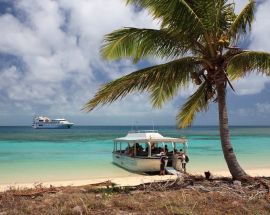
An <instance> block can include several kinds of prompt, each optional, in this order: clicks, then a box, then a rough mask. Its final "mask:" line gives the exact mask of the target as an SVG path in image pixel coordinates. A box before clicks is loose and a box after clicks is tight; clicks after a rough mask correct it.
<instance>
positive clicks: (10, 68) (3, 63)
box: [0, 0, 270, 125]
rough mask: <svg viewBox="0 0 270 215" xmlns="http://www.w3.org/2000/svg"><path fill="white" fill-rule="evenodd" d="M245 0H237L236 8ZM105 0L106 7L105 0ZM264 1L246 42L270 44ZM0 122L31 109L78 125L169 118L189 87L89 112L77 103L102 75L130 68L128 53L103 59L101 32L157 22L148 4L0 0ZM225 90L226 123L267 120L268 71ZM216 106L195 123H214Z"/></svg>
mask: <svg viewBox="0 0 270 215" xmlns="http://www.w3.org/2000/svg"><path fill="white" fill-rule="evenodd" d="M246 2H247V1H246V0H239V1H237V4H236V10H237V11H240V10H241V8H242V7H243V6H244V5H245V3H246ZM104 5H106V7H104ZM269 11H270V1H260V5H259V6H258V8H257V11H256V21H255V23H254V25H253V29H252V32H251V34H250V35H249V37H248V38H247V40H246V41H245V43H244V44H245V47H244V48H248V49H253V50H260V51H268V52H270V43H269V36H270V13H269ZM0 14H1V15H0V29H1V38H0V125H30V124H31V120H32V116H33V115H35V114H41V115H48V116H51V117H65V118H67V119H69V120H70V121H73V122H74V123H76V124H81V125H132V124H150V125H151V124H152V123H154V124H164V125H174V124H175V116H176V114H177V112H178V109H179V108H180V107H181V105H182V104H183V102H184V101H185V99H186V98H187V96H188V95H190V94H191V93H192V92H193V90H194V89H193V88H192V87H190V88H189V89H187V90H186V91H184V92H179V94H178V95H177V96H176V97H175V98H174V99H173V100H172V101H171V102H168V103H167V104H166V105H165V106H164V107H163V108H162V109H160V110H153V109H152V108H151V104H150V102H149V98H148V95H147V94H133V95H131V96H128V97H127V98H125V99H123V100H122V101H118V102H116V103H114V104H112V105H111V106H105V107H102V108H99V109H97V110H96V111H93V112H91V113H88V114H87V113H84V112H82V111H81V107H82V106H83V104H84V103H85V102H87V100H88V99H89V98H91V97H92V96H93V95H94V93H95V92H96V91H97V89H98V88H99V86H100V85H101V84H103V83H105V82H106V81H109V80H112V79H115V78H117V77H120V76H121V75H123V74H127V73H129V72H132V71H135V70H136V69H138V68H140V67H141V66H144V65H146V64H148V65H151V64H155V63H160V60H159V59H148V61H147V62H144V63H141V64H140V65H133V64H132V63H131V62H130V61H129V60H122V61H117V62H106V61H104V60H102V59H101V58H100V55H99V48H100V45H101V42H102V38H103V36H104V35H105V34H106V33H109V32H111V31H113V30H115V29H118V28H121V27H124V26H133V27H145V28H158V23H157V22H153V21H152V20H151V17H150V16H149V15H148V13H147V12H146V11H138V10H137V11H135V10H134V9H133V8H132V7H131V6H126V5H125V3H124V1H123V0H76V1H72V0H58V1H52V0H42V1H36V0H20V1H19V0H13V1H9V0H0ZM234 86H235V88H236V93H234V92H231V91H230V90H228V106H229V116H230V124H232V125H269V124H270V96H269V95H270V79H269V78H267V77H263V76H261V75H251V76H248V77H246V78H245V79H243V80H241V81H239V82H236V83H234ZM216 108H217V106H216V104H215V103H213V104H212V105H211V106H210V109H209V112H208V113H203V114H199V115H198V117H197V118H196V120H195V122H194V125H214V124H217V118H218V116H217V110H216Z"/></svg>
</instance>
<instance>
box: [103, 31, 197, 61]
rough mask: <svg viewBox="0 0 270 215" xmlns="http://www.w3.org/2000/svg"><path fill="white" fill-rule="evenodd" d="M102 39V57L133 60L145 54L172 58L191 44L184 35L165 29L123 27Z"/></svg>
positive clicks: (184, 51) (183, 51)
mask: <svg viewBox="0 0 270 215" xmlns="http://www.w3.org/2000/svg"><path fill="white" fill-rule="evenodd" d="M104 41H105V42H104V44H103V46H102V48H101V53H102V56H103V57H104V58H107V59H110V60H115V59H119V58H122V57H128V58H133V61H134V62H137V61H138V60H139V59H141V58H143V57H146V56H155V57H159V58H166V59H168V58H171V59H173V58H175V57H176V56H180V55H183V54H185V53H186V52H187V51H188V50H189V48H190V47H191V46H193V45H191V42H190V41H188V38H184V35H182V37H181V35H177V36H175V35H171V34H170V33H168V32H167V31H166V29H162V30H155V29H139V28H124V29H120V30H116V31H114V32H112V33H110V34H108V35H106V37H105V39H104ZM180 41H181V42H180Z"/></svg>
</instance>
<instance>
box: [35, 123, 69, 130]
mask: <svg viewBox="0 0 270 215" xmlns="http://www.w3.org/2000/svg"><path fill="white" fill-rule="evenodd" d="M72 126H73V124H45V123H44V124H34V125H33V126H32V127H33V128H35V129H67V128H71V127H72Z"/></svg>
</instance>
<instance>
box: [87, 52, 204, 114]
mask: <svg viewBox="0 0 270 215" xmlns="http://www.w3.org/2000/svg"><path fill="white" fill-rule="evenodd" d="M199 67H200V61H199V60H198V59H197V58H193V57H186V58H182V59H179V60H175V61H171V62H169V63H166V64H161V65H158V66H153V67H148V68H145V69H142V70H138V71H136V72H133V73H131V74H129V75H126V76H123V77H121V78H119V79H116V80H115V81H112V82H110V83H108V84H105V85H104V86H103V87H101V89H99V91H98V92H97V93H96V95H95V96H94V98H93V99H91V100H89V101H88V102H87V103H86V104H85V106H84V108H83V109H84V110H86V111H91V110H93V109H94V108H96V107H97V106H102V105H105V104H108V103H109V104H110V103H112V102H114V101H115V100H117V99H121V98H123V97H125V96H126V95H127V94H129V93H132V92H135V91H137V92H143V91H146V92H150V93H152V95H151V96H152V102H153V105H154V106H161V105H162V104H163V102H165V101H166V100H168V99H171V98H172V97H173V95H174V93H175V92H176V90H177V89H178V88H179V87H180V86H183V87H185V86H187V84H188V81H189V78H190V73H191V72H194V71H197V70H198V68H199Z"/></svg>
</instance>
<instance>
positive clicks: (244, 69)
mask: <svg viewBox="0 0 270 215" xmlns="http://www.w3.org/2000/svg"><path fill="white" fill-rule="evenodd" d="M252 71H255V72H258V73H261V74H265V75H267V76H270V53H266V52H256V51H244V52H242V53H240V54H238V55H235V56H234V57H233V58H231V60H230V61H229V62H228V67H227V73H228V76H229V78H230V79H232V80H234V79H238V78H240V77H244V76H245V75H247V74H249V73H250V72H252Z"/></svg>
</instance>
